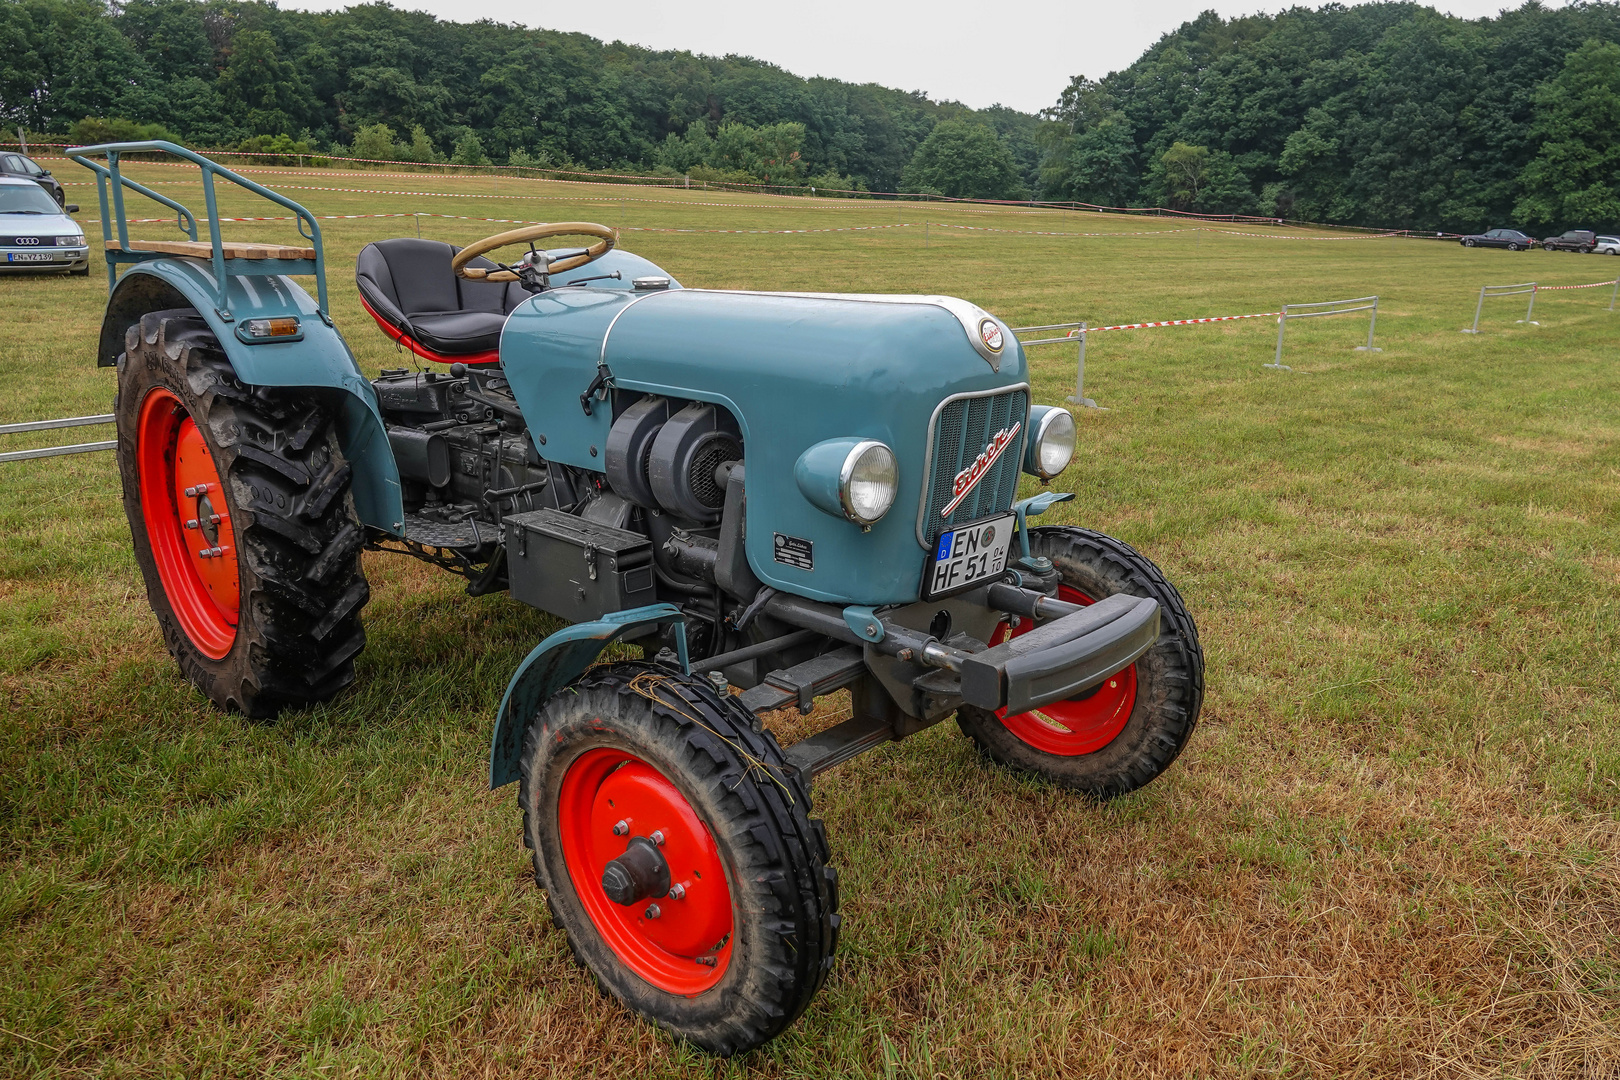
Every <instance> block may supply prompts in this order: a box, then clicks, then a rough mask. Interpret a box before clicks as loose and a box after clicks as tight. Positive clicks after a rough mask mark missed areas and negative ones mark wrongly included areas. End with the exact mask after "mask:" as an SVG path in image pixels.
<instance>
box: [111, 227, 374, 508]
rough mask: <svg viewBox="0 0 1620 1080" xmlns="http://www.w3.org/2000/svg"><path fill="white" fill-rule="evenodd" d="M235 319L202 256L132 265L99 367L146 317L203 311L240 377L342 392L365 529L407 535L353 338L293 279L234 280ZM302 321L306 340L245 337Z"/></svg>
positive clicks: (344, 441) (345, 444) (121, 284)
mask: <svg viewBox="0 0 1620 1080" xmlns="http://www.w3.org/2000/svg"><path fill="white" fill-rule="evenodd" d="M227 283H228V284H227V289H228V293H227V296H228V304H227V308H226V310H228V311H229V312H230V315H229V316H225V315H222V314H221V313H220V311H219V310H218V307H219V305H218V297H217V295H216V292H215V284H214V277H213V274H212V273H211V272H210V270H209V269H208V268H207V264H205V263H202V262H199V261H197V260H194V259H154V260H152V261H150V262H143V263H140V264H139V265H137V266H135V267H133V268H131V269H130V270H129V271H128V272H127V273H125V274H124V276H123V277H121V278H120V279H119V280H118V283H117V284H116V285H115V286H113V291H112V295H111V296H110V297H109V298H108V300H107V310H106V314H105V315H104V316H103V317H102V321H101V341H100V346H99V349H98V351H97V355H96V363H97V365H98V366H101V367H110V366H112V365H114V364H116V363H117V362H118V354H119V353H121V352H123V351H124V334H125V332H126V331H127V330H128V329H129V328H130V327H131V326H133V325H135V324H136V323H138V322H140V321H141V316H142V315H145V314H147V313H148V312H152V311H163V310H166V309H169V308H183V307H189V308H195V309H196V311H197V314H198V315H200V316H202V318H203V319H204V320H205V321H206V322H207V323H208V326H209V329H211V330H212V331H213V332H214V336H215V337H216V338H218V339H219V344H220V348H222V349H224V350H225V356H226V358H227V359H228V360H230V362H231V367H232V369H234V370H235V372H236V377H237V378H238V379H240V380H241V381H242V382H244V383H247V384H249V385H251V386H294V387H316V388H323V389H330V390H336V391H340V392H341V393H342V394H343V409H342V412H341V413H340V414H339V420H338V424H339V428H338V444H339V445H340V446H341V447H342V449H343V455H344V457H346V458H347V459H348V461H349V467H350V468H351V469H353V470H354V479H353V481H352V485H351V489H352V491H353V492H354V508H355V512H356V513H357V514H358V515H359V518H360V520H361V522H363V523H364V524H366V525H370V526H371V527H373V528H376V529H381V530H382V531H383V532H386V533H391V534H393V535H395V536H401V535H403V534H404V528H405V508H404V503H403V502H402V500H401V496H400V489H399V468H398V466H396V465H395V463H394V453H393V450H392V449H391V448H390V447H389V445H388V433H387V430H386V429H385V428H384V426H383V420H382V415H381V413H379V412H378V409H377V392H376V391H375V390H374V389H373V388H372V385H371V383H370V382H368V381H367V380H366V377H365V376H364V375H362V374H361V373H360V365H359V364H358V363H356V362H355V359H354V354H353V353H352V352H350V351H349V344H348V342H346V341H344V340H343V335H342V334H340V333H338V331H337V328H336V327H335V326H333V325H331V323H330V322H329V321H328V320H327V319H326V317H325V316H324V315H322V313H321V312H320V310H319V309H318V308H317V307H316V305H315V301H314V300H313V299H311V297H310V295H309V294H308V293H306V292H305V291H304V290H303V289H301V288H299V287H298V286H297V285H296V284H294V283H293V282H292V280H291V279H290V278H287V277H284V276H279V275H254V276H246V275H231V276H229V277H228V278H227ZM287 315H295V316H297V317H298V320H299V326H300V328H301V329H302V337H301V338H299V339H296V340H292V341H285V342H268V341H267V342H261V343H249V342H245V341H243V340H242V339H241V338H239V337H238V336H237V334H236V328H237V327H238V326H240V325H241V324H242V323H243V322H245V321H247V320H248V319H257V318H273V317H276V316H287Z"/></svg>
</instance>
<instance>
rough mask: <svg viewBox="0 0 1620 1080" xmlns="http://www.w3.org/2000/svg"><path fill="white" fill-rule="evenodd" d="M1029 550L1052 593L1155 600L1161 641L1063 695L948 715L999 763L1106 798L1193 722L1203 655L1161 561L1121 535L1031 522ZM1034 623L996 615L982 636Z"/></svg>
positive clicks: (1150, 768)
mask: <svg viewBox="0 0 1620 1080" xmlns="http://www.w3.org/2000/svg"><path fill="white" fill-rule="evenodd" d="M1029 547H1030V554H1032V555H1038V556H1045V557H1046V558H1048V559H1051V560H1052V564H1053V565H1054V566H1055V567H1057V570H1058V574H1059V579H1060V583H1059V585H1058V598H1059V599H1060V600H1066V601H1068V602H1070V603H1075V604H1083V605H1084V604H1092V603H1095V602H1096V601H1098V600H1102V599H1105V598H1107V597H1109V596H1114V595H1117V594H1120V593H1124V594H1126V595H1129V596H1145V597H1150V598H1152V599H1153V600H1156V601H1158V604H1159V620H1160V622H1159V640H1158V641H1157V642H1155V643H1154V645H1153V647H1152V648H1150V649H1148V651H1147V652H1145V653H1143V654H1142V656H1141V657H1140V658H1138V659H1137V661H1136V663H1134V664H1132V665H1131V666H1130V667H1128V668H1125V669H1124V670H1122V671H1120V672H1118V673H1117V674H1115V675H1112V676H1110V677H1109V678H1108V679H1106V680H1104V681H1103V682H1102V683H1100V684H1099V685H1097V686H1095V687H1093V688H1092V689H1090V690H1087V691H1085V692H1084V693H1081V694H1079V695H1077V696H1076V697H1073V698H1070V699H1068V700H1066V701H1057V702H1053V703H1051V704H1050V705H1045V706H1043V707H1041V708H1039V709H1034V710H1031V711H1030V712H1026V713H1018V714H1014V715H1008V714H1007V710H1006V709H999V710H996V711H994V712H992V711H990V710H988V709H981V708H977V707H975V706H971V705H964V706H962V708H960V709H958V710H957V713H956V722H957V724H958V725H959V726H960V727H961V728H962V731H963V732H964V733H965V734H967V736H968V737H969V738H971V739H972V740H973V741H974V742H975V743H977V744H978V746H979V749H980V750H981V751H982V752H983V753H984V754H985V756H987V757H989V758H990V759H991V760H992V761H995V762H997V763H998V764H1001V765H1005V766H1007V767H1009V768H1013V769H1017V770H1019V771H1021V772H1027V773H1032V774H1034V775H1036V776H1040V777H1043V778H1045V779H1047V780H1050V781H1052V782H1053V783H1056V784H1060V785H1062V786H1064V787H1068V788H1073V789H1075V790H1078V791H1083V792H1085V793H1087V794H1089V795H1092V796H1094V797H1096V798H1099V799H1109V798H1113V797H1115V796H1118V795H1123V794H1125V793H1126V792H1129V791H1134V790H1136V789H1137V788H1139V787H1142V786H1143V785H1145V784H1147V783H1149V782H1151V781H1152V780H1154V779H1155V778H1156V777H1158V775H1159V774H1160V773H1162V772H1164V770H1165V769H1167V768H1169V767H1170V763H1171V762H1173V761H1175V759H1176V756H1177V755H1178V754H1180V753H1181V751H1182V748H1183V747H1185V746H1186V745H1187V740H1188V739H1189V738H1190V737H1191V736H1192V732H1193V728H1194V727H1195V726H1196V725H1197V723H1198V713H1199V710H1200V708H1201V707H1202V706H1203V700H1204V653H1203V649H1202V647H1201V646H1200V645H1199V643H1198V628H1197V627H1196V626H1195V625H1194V624H1193V619H1192V616H1191V615H1190V614H1188V612H1187V607H1186V604H1185V603H1183V601H1182V599H1181V594H1180V593H1178V592H1177V591H1176V589H1175V587H1174V586H1173V585H1171V584H1170V583H1169V582H1168V581H1166V580H1165V578H1164V575H1163V574H1162V573H1160V572H1159V568H1158V567H1157V566H1154V565H1153V563H1152V562H1151V561H1150V560H1148V559H1147V558H1146V557H1144V556H1143V555H1141V554H1140V553H1138V552H1137V551H1136V550H1135V549H1133V548H1131V547H1130V546H1129V545H1127V544H1125V543H1123V542H1122V541H1119V540H1116V539H1114V538H1113V537H1111V536H1105V535H1104V534H1102V533H1099V532H1093V531H1091V530H1090V529H1080V528H1074V527H1071V526H1045V527H1042V528H1038V529H1031V530H1030V542H1029ZM1033 628H1034V623H1033V622H1032V621H1029V620H1025V621H1023V622H1022V623H1021V624H1020V625H1019V626H1017V627H1013V626H1011V625H1009V624H1008V623H1003V624H1002V625H1001V627H1000V628H999V629H998V630H997V631H996V633H995V634H994V635H993V636H992V640H991V642H990V644H992V645H995V644H999V643H1000V642H1002V641H1005V640H1007V638H1009V637H1013V636H1017V635H1019V634H1022V633H1027V632H1028V631H1029V630H1031V629H1033Z"/></svg>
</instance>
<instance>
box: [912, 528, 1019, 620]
mask: <svg viewBox="0 0 1620 1080" xmlns="http://www.w3.org/2000/svg"><path fill="white" fill-rule="evenodd" d="M1015 520H1016V519H1015V518H1014V517H1013V515H1011V514H1008V515H1006V516H1005V517H998V518H992V519H991V520H989V521H979V522H975V523H974V524H972V525H964V526H962V527H961V528H960V529H955V530H952V531H951V532H948V533H944V534H943V535H941V536H940V538H939V541H938V543H937V544H935V546H934V556H933V558H932V559H930V560H929V562H928V573H927V576H926V577H925V578H924V579H923V580H924V584H925V587H924V589H923V598H924V599H927V600H933V599H935V598H936V597H940V596H944V595H945V594H946V593H952V592H956V591H958V590H960V589H965V588H967V587H968V586H970V585H976V584H979V583H981V582H983V581H985V580H987V579H989V578H994V577H997V576H999V575H1000V574H1001V572H1002V571H1004V570H1006V569H1007V545H1008V544H1010V543H1011V542H1012V536H1013V522H1014V521H1015Z"/></svg>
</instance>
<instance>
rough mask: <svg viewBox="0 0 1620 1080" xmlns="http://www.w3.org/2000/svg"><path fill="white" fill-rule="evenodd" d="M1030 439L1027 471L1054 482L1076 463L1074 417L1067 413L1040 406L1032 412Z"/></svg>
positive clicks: (1026, 464) (1026, 458) (1025, 462)
mask: <svg viewBox="0 0 1620 1080" xmlns="http://www.w3.org/2000/svg"><path fill="white" fill-rule="evenodd" d="M1029 427H1030V439H1029V443H1028V445H1027V447H1026V449H1025V450H1024V471H1025V472H1027V473H1030V474H1031V475H1034V476H1038V477H1040V478H1041V479H1042V480H1050V479H1052V477H1054V476H1056V475H1057V474H1058V473H1060V472H1062V471H1063V470H1064V469H1067V468H1068V467H1069V462H1071V461H1073V460H1074V443H1075V434H1076V433H1075V427H1074V417H1072V416H1070V415H1069V411H1068V410H1067V409H1054V408H1052V407H1051V406H1048V405H1036V406H1035V407H1033V408H1032V409H1030V410H1029Z"/></svg>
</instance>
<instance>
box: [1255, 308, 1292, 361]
mask: <svg viewBox="0 0 1620 1080" xmlns="http://www.w3.org/2000/svg"><path fill="white" fill-rule="evenodd" d="M1287 329H1288V305H1287V304H1284V305H1283V309H1282V314H1281V315H1278V316H1277V358H1276V359H1275V360H1273V361H1272V362H1271V363H1269V364H1262V365H1261V367H1268V368H1276V369H1278V370H1279V371H1293V370H1294V369H1293V368H1291V367H1289V366H1288V365H1287V364H1285V363H1283V362H1282V345H1283V331H1285V330H1287Z"/></svg>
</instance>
